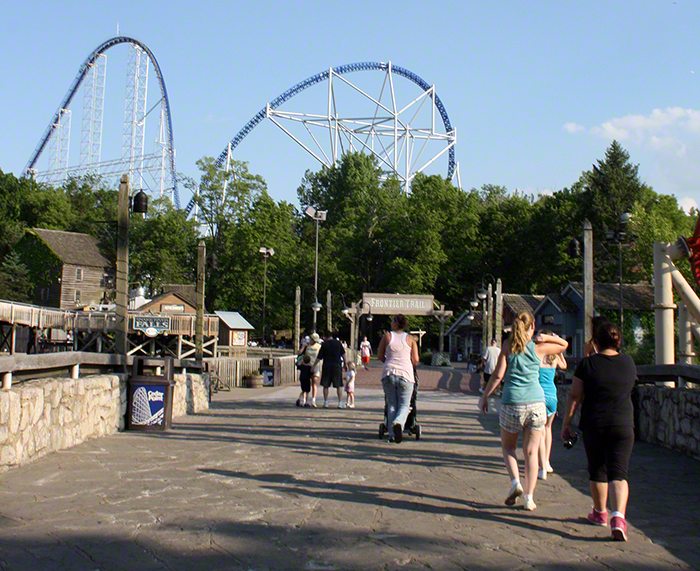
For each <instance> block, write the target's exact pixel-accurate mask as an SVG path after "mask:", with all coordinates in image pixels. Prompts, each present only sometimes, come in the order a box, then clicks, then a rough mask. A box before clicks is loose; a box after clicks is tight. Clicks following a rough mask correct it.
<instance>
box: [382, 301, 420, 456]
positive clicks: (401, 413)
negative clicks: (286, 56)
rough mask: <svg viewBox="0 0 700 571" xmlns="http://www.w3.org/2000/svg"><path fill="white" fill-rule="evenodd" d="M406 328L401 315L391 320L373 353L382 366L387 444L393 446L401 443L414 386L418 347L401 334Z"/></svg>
mask: <svg viewBox="0 0 700 571" xmlns="http://www.w3.org/2000/svg"><path fill="white" fill-rule="evenodd" d="M407 325H408V319H406V316H405V315H401V314H399V315H395V316H394V318H393V319H392V320H391V331H390V332H388V333H386V334H385V335H384V337H382V340H381V342H380V343H379V349H377V357H379V360H380V361H382V362H383V363H384V370H383V371H382V386H383V387H384V395H385V397H386V407H387V427H389V430H390V434H391V435H392V436H391V440H393V441H395V442H396V443H399V442H401V440H402V439H403V429H404V425H405V424H406V418H407V417H408V413H409V410H410V406H411V395H412V394H413V387H414V384H415V380H414V378H413V367H415V366H416V365H417V364H418V344H417V343H416V340H415V339H414V338H413V336H412V335H410V334H408V333H407V332H406V331H405V329H406V327H407Z"/></svg>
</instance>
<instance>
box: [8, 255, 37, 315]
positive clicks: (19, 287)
mask: <svg viewBox="0 0 700 571" xmlns="http://www.w3.org/2000/svg"><path fill="white" fill-rule="evenodd" d="M33 288H34V284H33V283H32V281H31V280H30V278H29V270H28V269H27V266H25V265H24V264H23V263H22V262H21V260H20V258H19V254H18V253H17V252H14V251H10V252H9V253H8V254H7V255H6V256H5V259H4V260H3V262H2V265H1V266H0V299H7V300H10V301H19V302H25V303H27V302H29V301H31V299H32V290H33Z"/></svg>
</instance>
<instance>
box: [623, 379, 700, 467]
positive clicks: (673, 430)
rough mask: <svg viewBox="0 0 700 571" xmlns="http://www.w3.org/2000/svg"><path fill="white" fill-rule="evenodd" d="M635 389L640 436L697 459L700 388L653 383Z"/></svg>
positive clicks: (699, 455) (699, 451) (699, 436)
mask: <svg viewBox="0 0 700 571" xmlns="http://www.w3.org/2000/svg"><path fill="white" fill-rule="evenodd" d="M635 390H636V393H637V395H636V396H637V407H638V410H639V422H638V426H637V430H638V433H639V436H640V438H641V439H642V440H644V441H645V442H651V443H652V444H661V445H662V446H666V447H667V448H673V449H674V450H678V451H680V452H683V453H685V454H690V455H691V456H695V457H696V458H700V391H698V390H694V389H675V388H667V387H656V386H653V385H638V386H637V387H636V389H635Z"/></svg>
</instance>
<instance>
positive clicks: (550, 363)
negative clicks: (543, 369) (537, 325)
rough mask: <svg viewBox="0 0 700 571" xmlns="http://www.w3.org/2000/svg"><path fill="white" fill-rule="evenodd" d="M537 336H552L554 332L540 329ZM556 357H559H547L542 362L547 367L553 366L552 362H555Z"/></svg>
mask: <svg viewBox="0 0 700 571" xmlns="http://www.w3.org/2000/svg"><path fill="white" fill-rule="evenodd" d="M537 335H554V332H553V331H550V330H549V329H540V330H539V331H538V332H537ZM557 357H559V355H547V356H546V357H545V358H544V359H543V361H544V362H545V363H547V364H548V365H553V364H554V361H556V360H557Z"/></svg>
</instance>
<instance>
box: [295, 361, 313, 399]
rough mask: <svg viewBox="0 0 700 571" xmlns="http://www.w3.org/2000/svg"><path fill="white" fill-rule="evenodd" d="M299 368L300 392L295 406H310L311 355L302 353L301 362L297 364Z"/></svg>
mask: <svg viewBox="0 0 700 571" xmlns="http://www.w3.org/2000/svg"><path fill="white" fill-rule="evenodd" d="M297 369H299V384H300V385H301V394H300V395H299V398H298V399H297V406H305V407H307V408H308V407H310V406H311V404H310V399H309V393H310V392H311V371H312V369H311V357H309V356H308V355H306V354H304V356H303V357H302V360H301V363H299V364H298V365H297Z"/></svg>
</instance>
